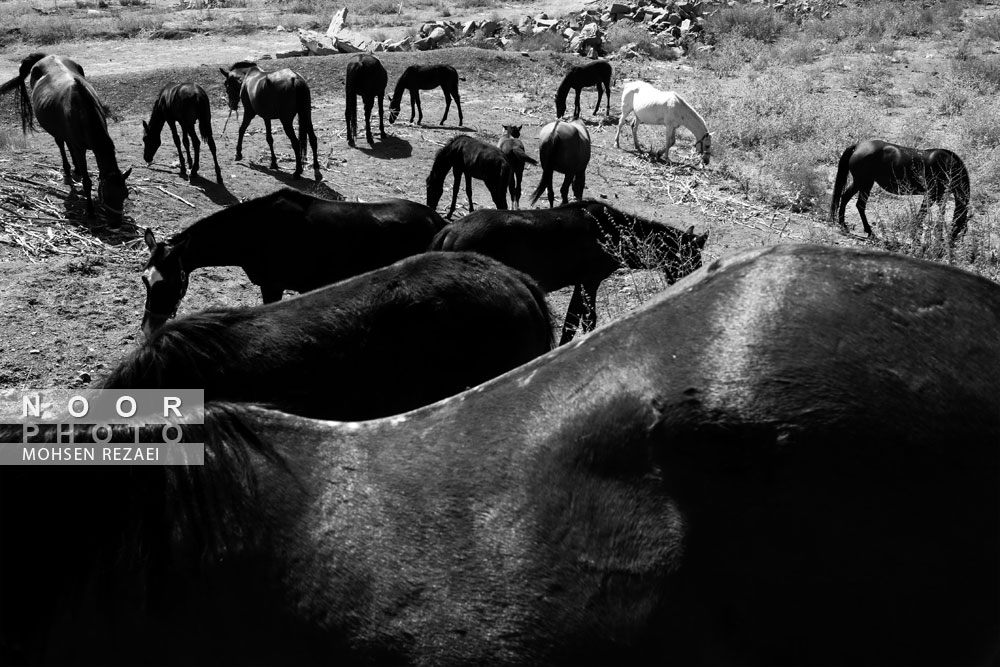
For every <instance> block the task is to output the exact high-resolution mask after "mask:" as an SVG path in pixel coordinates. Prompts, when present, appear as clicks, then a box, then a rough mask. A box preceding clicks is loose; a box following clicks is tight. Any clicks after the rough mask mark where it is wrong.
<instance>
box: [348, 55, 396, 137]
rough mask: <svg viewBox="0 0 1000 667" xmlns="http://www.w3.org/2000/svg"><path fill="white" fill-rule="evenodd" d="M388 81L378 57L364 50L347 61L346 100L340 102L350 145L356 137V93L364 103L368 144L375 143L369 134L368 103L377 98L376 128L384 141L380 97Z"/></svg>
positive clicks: (381, 99)
mask: <svg viewBox="0 0 1000 667" xmlns="http://www.w3.org/2000/svg"><path fill="white" fill-rule="evenodd" d="M388 83H389V75H388V74H387V73H386V71H385V67H384V66H383V65H382V61H381V60H379V59H378V58H376V57H375V56H373V55H371V54H368V53H359V54H358V55H356V56H354V57H353V58H352V59H351V61H350V62H349V63H347V81H346V85H345V89H346V91H347V103H346V105H345V106H344V117H345V118H346V119H347V144H348V145H349V146H354V142H355V140H356V139H357V137H358V95H360V96H361V102H362V103H363V104H364V107H365V138H366V139H368V144H369V145H370V146H374V145H375V139H374V137H372V107H373V106H374V105H375V98H376V97H377V98H378V131H379V134H380V135H381V138H382V140H383V141H385V123H384V119H383V115H384V114H383V108H382V105H383V100H384V99H385V87H386V85H388Z"/></svg>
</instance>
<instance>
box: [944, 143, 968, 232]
mask: <svg viewBox="0 0 1000 667" xmlns="http://www.w3.org/2000/svg"><path fill="white" fill-rule="evenodd" d="M951 156H952V163H951V167H950V169H949V171H950V174H949V176H950V181H951V192H952V194H953V195H954V197H955V215H954V217H953V223H952V227H951V242H952V244H954V243H955V240H956V239H957V238H958V237H959V235H960V234H962V232H964V231H965V228H966V226H967V225H968V223H969V198H970V196H971V192H970V187H971V186H970V183H969V170H968V169H966V168H965V164H964V163H963V162H962V160H961V158H959V157H958V156H957V155H955V154H954V153H952V154H951Z"/></svg>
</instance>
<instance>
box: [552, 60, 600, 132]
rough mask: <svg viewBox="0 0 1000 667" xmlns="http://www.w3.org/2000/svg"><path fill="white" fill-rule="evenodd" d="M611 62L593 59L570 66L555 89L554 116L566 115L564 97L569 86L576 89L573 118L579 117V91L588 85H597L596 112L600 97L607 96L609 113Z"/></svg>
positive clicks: (598, 107) (598, 109)
mask: <svg viewBox="0 0 1000 667" xmlns="http://www.w3.org/2000/svg"><path fill="white" fill-rule="evenodd" d="M612 73H613V72H612V69H611V63H609V62H608V61H606V60H595V61H594V62H592V63H587V64H586V65H577V66H576V67H571V68H570V70H569V71H568V72H567V73H566V76H565V77H563V80H562V83H560V84H559V89H558V90H557V91H556V118H562V117H563V116H564V115H566V97H567V96H568V95H569V91H570V88H572V89H573V90H574V91H576V98H575V100H574V108H573V118H574V119H576V118H579V117H580V91H581V89H583V88H586V87H588V86H597V106H595V107H594V113H595V114H596V113H597V112H598V111H600V109H601V97H602V95H606V96H607V102H606V105H607V110H606V115H611V77H612Z"/></svg>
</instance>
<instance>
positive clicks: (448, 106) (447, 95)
mask: <svg viewBox="0 0 1000 667" xmlns="http://www.w3.org/2000/svg"><path fill="white" fill-rule="evenodd" d="M441 90H443V91H444V115H443V116H441V122H440V123H438V125H444V122H445V121H446V120H448V110H449V109H451V93H449V92H448V89H447V88H445V87H444V86H441Z"/></svg>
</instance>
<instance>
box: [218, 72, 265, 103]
mask: <svg viewBox="0 0 1000 667" xmlns="http://www.w3.org/2000/svg"><path fill="white" fill-rule="evenodd" d="M251 67H256V65H254V64H253V63H248V62H238V63H236V64H235V65H233V67H232V69H230V70H229V71H228V72H227V71H226V70H224V69H222V68H221V67H220V68H219V71H220V72H222V76H223V77H225V79H226V80H225V83H224V84H223V85H224V86H225V88H226V102H228V103H229V110H230V111H236V109H237V108H239V106H240V93H241V92H242V90H243V80H244V79H246V77H247V72H248V71H249V70H250V68H251Z"/></svg>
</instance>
